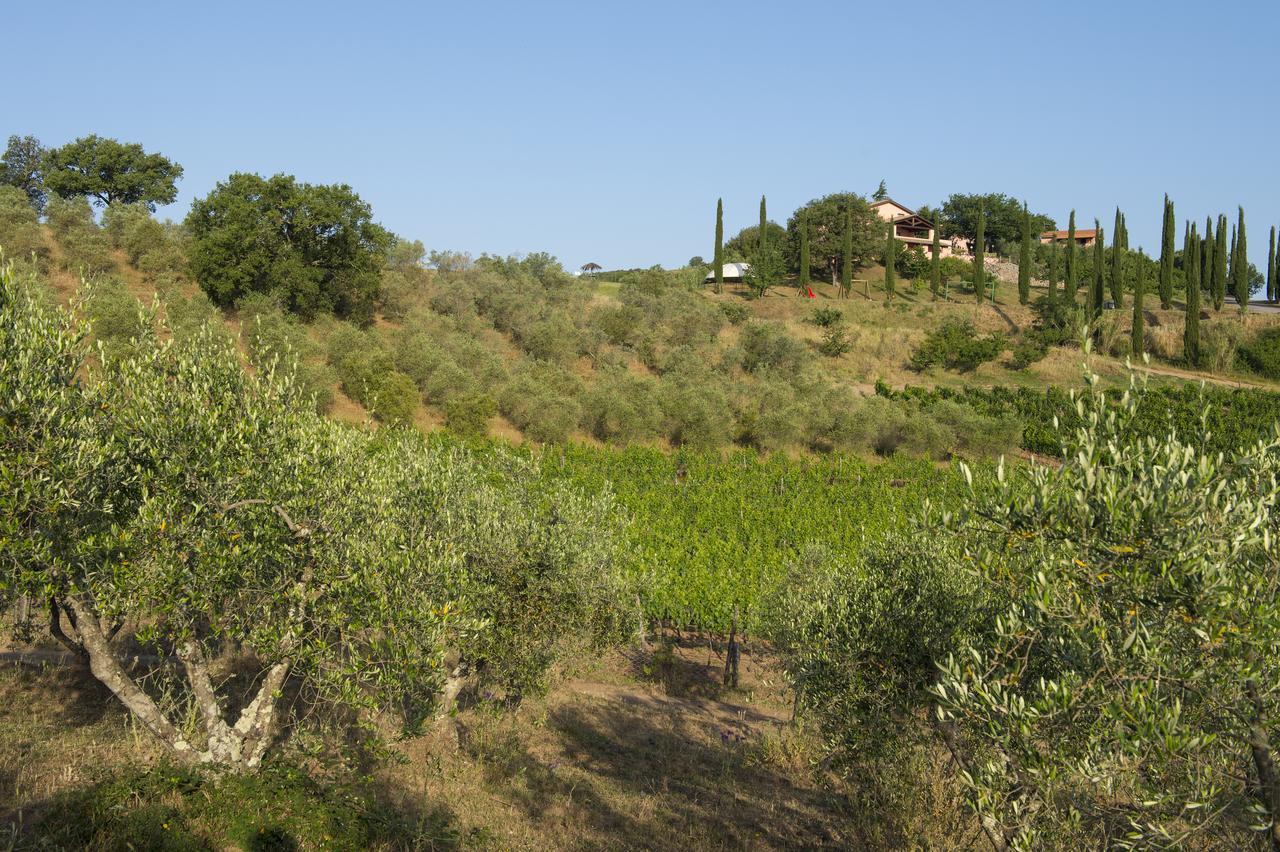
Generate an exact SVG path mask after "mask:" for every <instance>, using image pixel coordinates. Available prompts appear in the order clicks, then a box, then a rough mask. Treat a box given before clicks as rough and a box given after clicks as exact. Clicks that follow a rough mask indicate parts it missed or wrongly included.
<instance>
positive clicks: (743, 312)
mask: <svg viewBox="0 0 1280 852" xmlns="http://www.w3.org/2000/svg"><path fill="white" fill-rule="evenodd" d="M720 313H722V314H724V318H725V319H727V320H728V321H729V324H730V325H742V324H743V323H744V322H746V321H747V317H749V316H751V312H750V311H748V310H747V309H746V306H744V305H739V304H738V303H737V302H724V303H722V304H721V305H720Z"/></svg>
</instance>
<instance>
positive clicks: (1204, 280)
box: [1200, 216, 1217, 311]
mask: <svg viewBox="0 0 1280 852" xmlns="http://www.w3.org/2000/svg"><path fill="white" fill-rule="evenodd" d="M1200 242H1201V245H1200V289H1201V290H1204V291H1205V292H1206V293H1207V294H1208V296H1209V304H1210V305H1211V306H1213V305H1214V301H1213V250H1214V248H1215V247H1216V245H1217V239H1216V238H1215V237H1214V236H1213V217H1212V216H1205V217H1204V236H1203V237H1201V238H1200ZM1213 309H1214V310H1215V311H1216V310H1217V307H1216V306H1214V308H1213Z"/></svg>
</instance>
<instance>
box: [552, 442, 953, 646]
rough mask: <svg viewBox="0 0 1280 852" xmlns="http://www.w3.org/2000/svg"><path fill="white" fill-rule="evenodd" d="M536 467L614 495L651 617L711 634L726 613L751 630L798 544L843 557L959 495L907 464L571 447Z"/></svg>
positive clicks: (939, 478)
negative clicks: (817, 545)
mask: <svg viewBox="0 0 1280 852" xmlns="http://www.w3.org/2000/svg"><path fill="white" fill-rule="evenodd" d="M540 460H541V469H542V471H543V472H544V474H545V475H547V476H549V477H552V478H553V479H565V480H568V481H569V482H571V483H573V484H574V485H577V486H578V487H581V488H583V489H585V490H587V491H590V492H595V491H600V490H603V489H606V488H608V489H611V490H612V492H613V493H614V495H615V496H616V498H617V501H618V503H619V504H620V505H621V506H622V507H623V509H624V511H625V512H626V513H627V515H628V535H629V542H628V544H629V546H628V547H627V548H626V550H627V552H628V554H629V555H628V557H627V558H628V561H629V563H630V564H629V567H630V570H631V572H632V574H633V576H634V577H635V579H636V584H637V586H638V588H640V589H642V590H643V591H642V599H643V602H644V605H645V609H646V612H647V614H648V615H649V616H650V617H651V618H653V619H657V620H661V621H664V622H668V623H672V624H675V625H679V626H686V625H687V626H690V627H693V628H698V629H709V630H717V631H724V630H727V629H728V628H729V626H730V623H731V621H732V620H733V619H734V617H735V613H736V614H737V618H738V623H739V625H740V626H741V627H744V628H745V629H747V630H750V629H751V628H752V625H753V623H755V621H756V617H757V615H758V605H759V604H760V603H761V601H762V600H763V599H764V598H765V597H766V596H767V595H768V593H769V592H770V591H771V590H772V589H773V588H774V587H775V586H776V584H777V583H778V582H779V580H780V579H781V578H782V576H783V573H784V572H785V570H786V567H787V564H788V562H790V561H792V560H794V558H795V557H796V556H797V555H798V554H799V553H800V552H801V550H802V548H803V547H804V546H805V545H806V544H808V543H811V542H815V541H820V542H823V544H824V546H826V547H828V548H830V549H831V550H832V551H834V552H835V553H838V554H842V555H845V556H848V557H852V556H854V555H855V554H856V553H858V552H859V551H860V550H861V548H862V547H863V546H864V545H865V544H866V543H867V542H868V541H870V540H874V539H876V538H877V537H879V536H882V535H883V534H885V533H886V532H887V531H889V530H893V529H898V528H901V527H902V526H904V525H905V523H906V522H907V521H908V520H910V519H912V518H914V517H916V516H918V515H919V514H920V512H921V511H922V509H923V506H924V502H925V500H926V499H928V500H932V501H934V502H935V503H940V502H946V501H948V500H949V499H951V498H952V497H954V496H956V495H958V494H959V492H960V490H961V489H962V488H963V480H962V479H961V478H960V476H959V475H958V473H956V472H955V471H954V470H952V469H951V468H948V467H939V466H937V465H935V464H933V463H931V462H928V461H924V460H921V459H913V458H906V457H894V458H891V459H889V460H886V461H884V462H879V463H876V462H867V461H863V460H861V459H858V458H853V457H849V456H843V455H831V456H821V457H810V458H803V459H791V458H788V457H786V456H783V455H779V454H775V455H761V454H758V453H755V452H750V451H740V452H736V453H733V454H731V455H728V456H722V455H721V454H720V453H718V452H714V451H700V452H695V451H683V452H677V453H674V454H670V453H664V452H662V451H660V450H656V449H647V448H629V449H624V450H610V449H598V448H593V447H587V446H581V445H571V446H567V447H564V448H558V449H552V450H547V451H545V452H543V453H542V454H541V456H540Z"/></svg>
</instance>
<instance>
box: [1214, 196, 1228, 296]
mask: <svg viewBox="0 0 1280 852" xmlns="http://www.w3.org/2000/svg"><path fill="white" fill-rule="evenodd" d="M1214 235H1215V236H1214V242H1213V284H1212V286H1211V287H1210V292H1211V294H1212V295H1213V309H1214V310H1215V311H1220V310H1222V306H1223V305H1224V304H1226V300H1227V215H1226V214H1225V213H1221V214H1219V215H1218V228H1217V230H1216V231H1214Z"/></svg>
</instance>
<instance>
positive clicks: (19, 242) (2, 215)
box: [0, 185, 49, 261]
mask: <svg viewBox="0 0 1280 852" xmlns="http://www.w3.org/2000/svg"><path fill="white" fill-rule="evenodd" d="M0 249H2V250H3V251H4V256H5V258H6V259H18V260H28V259H30V257H31V256H32V255H33V254H34V255H35V256H36V258H37V259H38V261H43V260H44V258H46V257H47V256H48V254H49V249H48V247H47V246H45V244H44V235H43V234H42V233H41V232H40V222H39V219H38V218H37V216H36V211H35V209H34V208H32V206H31V204H30V203H29V201H28V199H27V194H26V193H25V192H23V191H22V190H21V189H18V188H17V187H16V186H7V185H0Z"/></svg>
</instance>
